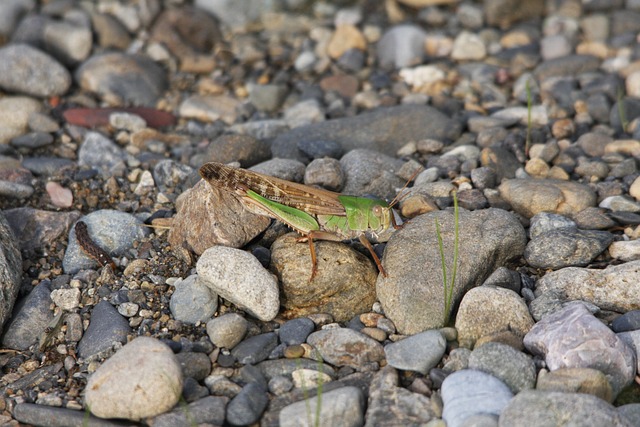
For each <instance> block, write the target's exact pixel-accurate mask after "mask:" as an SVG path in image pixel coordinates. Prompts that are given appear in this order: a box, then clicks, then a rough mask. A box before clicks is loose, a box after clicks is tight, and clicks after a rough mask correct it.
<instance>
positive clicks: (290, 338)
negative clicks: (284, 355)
mask: <svg viewBox="0 0 640 427" xmlns="http://www.w3.org/2000/svg"><path fill="white" fill-rule="evenodd" d="M315 327H316V325H315V324H314V323H313V321H312V320H311V319H309V318H308V317H298V318H296V319H292V320H289V321H288V322H285V323H284V324H283V325H282V326H281V327H280V332H279V336H280V341H281V342H282V343H284V344H286V345H296V344H302V343H303V342H305V341H306V340H307V337H308V336H309V334H311V332H313V331H314V329H315Z"/></svg>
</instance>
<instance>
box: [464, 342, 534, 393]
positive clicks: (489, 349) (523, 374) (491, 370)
mask: <svg viewBox="0 0 640 427" xmlns="http://www.w3.org/2000/svg"><path fill="white" fill-rule="evenodd" d="M469 369H476V370H478V371H482V372H486V373H488V374H491V375H493V376H494V377H496V378H498V379H500V380H502V381H503V382H504V383H505V384H506V385H507V386H509V388H510V389H511V391H512V392H513V393H514V394H517V393H520V392H521V391H522V390H527V389H532V388H535V386H536V366H535V364H534V363H533V359H532V358H531V357H530V356H527V355H526V354H524V353H522V352H520V351H518V350H516V349H514V348H513V347H511V346H509V345H506V344H500V343H497V342H488V343H486V344H483V345H482V346H480V347H477V348H475V349H474V350H473V352H471V355H470V357H469Z"/></svg>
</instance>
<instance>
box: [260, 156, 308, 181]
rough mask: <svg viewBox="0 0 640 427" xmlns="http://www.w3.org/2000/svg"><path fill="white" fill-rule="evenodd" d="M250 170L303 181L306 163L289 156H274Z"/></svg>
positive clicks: (288, 179) (287, 179) (289, 179)
mask: <svg viewBox="0 0 640 427" xmlns="http://www.w3.org/2000/svg"><path fill="white" fill-rule="evenodd" d="M249 170H252V171H254V172H258V173H261V174H263V175H269V176H275V177H276V178H280V179H284V180H286V181H293V182H302V179H303V177H304V170H305V166H304V163H302V162H299V161H297V160H292V159H288V158H284V159H279V158H273V159H271V160H267V161H265V162H262V163H258V164H257V165H254V166H252V167H251V168H250V169H249Z"/></svg>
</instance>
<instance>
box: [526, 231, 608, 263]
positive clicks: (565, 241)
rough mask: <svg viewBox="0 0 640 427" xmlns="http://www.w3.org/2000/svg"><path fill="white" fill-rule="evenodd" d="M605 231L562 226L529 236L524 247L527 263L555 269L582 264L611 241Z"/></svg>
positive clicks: (589, 261)
mask: <svg viewBox="0 0 640 427" xmlns="http://www.w3.org/2000/svg"><path fill="white" fill-rule="evenodd" d="M613 238H614V236H613V234H611V233H609V232H608V231H599V230H578V229H570V228H562V229H557V230H552V231H548V232H546V233H542V234H540V235H537V236H536V237H535V238H532V240H531V241H529V243H528V244H527V247H526V249H525V251H524V258H525V260H526V261H527V263H528V264H529V265H531V266H532V267H536V268H542V269H553V270H557V269H559V268H563V267H572V266H576V267H582V266H586V265H588V264H589V263H591V261H593V260H594V259H595V258H596V257H597V256H598V255H600V254H601V253H602V252H603V251H604V250H605V249H607V247H608V246H609V244H610V243H611V242H612V241H613Z"/></svg>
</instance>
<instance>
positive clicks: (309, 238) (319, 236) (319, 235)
mask: <svg viewBox="0 0 640 427" xmlns="http://www.w3.org/2000/svg"><path fill="white" fill-rule="evenodd" d="M314 240H329V241H332V242H342V240H343V239H341V238H340V237H338V236H336V235H335V234H332V233H327V232H325V231H311V232H309V233H308V234H306V235H304V236H301V237H298V242H309V252H310V253H311V277H310V278H309V281H312V280H313V279H314V277H315V276H316V274H317V273H318V258H317V256H316V247H315V245H314V244H313V241H314ZM358 240H360V243H362V244H363V245H364V247H365V248H367V250H368V251H369V253H370V254H371V256H372V257H373V261H374V262H375V263H376V266H377V267H378V270H379V271H380V273H381V274H382V276H383V277H387V272H386V271H385V269H384V267H383V266H382V263H381V262H380V258H378V255H376V252H375V251H374V250H373V246H372V245H371V242H369V240H368V239H367V237H366V236H365V235H364V233H362V234H360V235H359V236H358Z"/></svg>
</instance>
